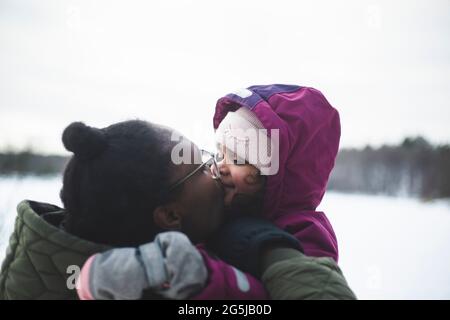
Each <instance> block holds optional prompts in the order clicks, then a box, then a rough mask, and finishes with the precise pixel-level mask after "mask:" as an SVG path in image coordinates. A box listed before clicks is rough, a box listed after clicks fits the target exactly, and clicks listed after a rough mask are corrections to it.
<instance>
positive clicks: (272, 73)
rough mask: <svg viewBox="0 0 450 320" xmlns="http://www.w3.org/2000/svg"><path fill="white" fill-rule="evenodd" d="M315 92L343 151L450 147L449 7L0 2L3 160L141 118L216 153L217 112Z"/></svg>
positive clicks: (237, 1) (55, 149) (231, 1)
mask: <svg viewBox="0 0 450 320" xmlns="http://www.w3.org/2000/svg"><path fill="white" fill-rule="evenodd" d="M269 83H289V84H299V85H307V86H312V87H315V88H317V89H319V90H321V91H322V92H323V93H324V94H325V96H326V97H327V98H328V100H329V101H330V102H331V104H332V105H333V106H334V107H336V108H337V109H338V110H339V111H340V114H341V120H342V130H343V131H342V140H341V145H342V146H344V147H359V146H363V145H366V144H372V145H380V144H382V143H397V142H399V141H401V140H402V139H403V138H404V137H405V136H408V135H409V136H410V135H419V134H420V135H424V136H425V137H426V138H428V139H430V140H431V141H432V142H435V143H443V142H449V141H450V129H449V119H450V102H449V101H450V1H448V0H442V1H438V0H433V1H427V0H422V1H375V0H374V1H360V0H355V1H316V0H315V1H309V2H302V1H298V0H294V1H280V0H277V1H261V0H255V1H242V0H227V1H212V0H204V1H201V0H190V1H187V0H186V1H170V0H161V1H155V0H152V1H128V0H127V1H111V0H105V1H94V0H87V1H62V0H54V1H43V0H42V1H32V0H27V1H22V0H0V150H1V149H5V148H9V147H13V148H24V147H26V146H32V147H33V149H35V150H37V151H41V152H45V153H64V148H63V146H62V143H61V138H60V136H61V133H62V130H63V129H64V128H65V127H66V126H67V125H68V124H69V123H70V122H72V121H79V120H81V121H85V122H86V123H87V124H89V125H93V126H106V125H109V124H111V123H114V122H117V121H121V120H126V119H133V118H141V119H145V120H150V121H153V122H158V123H162V124H165V125H169V126H171V127H173V128H176V129H178V130H179V131H181V132H182V133H185V134H186V135H187V136H188V137H190V138H191V139H193V140H194V141H195V142H197V143H199V144H200V145H202V146H211V145H212V132H213V130H212V115H213V110H214V106H215V102H216V100H217V99H218V98H219V97H221V96H222V95H224V94H226V93H228V92H231V91H235V90H236V89H238V88H242V87H247V86H249V85H254V84H269Z"/></svg>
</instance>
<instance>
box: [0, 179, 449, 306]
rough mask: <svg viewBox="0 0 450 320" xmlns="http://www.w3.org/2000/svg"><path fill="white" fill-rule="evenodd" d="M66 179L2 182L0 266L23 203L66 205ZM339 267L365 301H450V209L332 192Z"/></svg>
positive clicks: (328, 202)
mask: <svg viewBox="0 0 450 320" xmlns="http://www.w3.org/2000/svg"><path fill="white" fill-rule="evenodd" d="M60 188H61V178H60V177H57V178H47V179H43V178H33V177H28V178H24V179H19V178H6V179H5V178H3V179H1V178H0V260H2V259H3V257H4V252H5V249H6V246H7V240H8V237H9V234H10V233H11V231H12V228H13V223H14V219H15V214H16V213H15V208H16V205H17V203H18V202H19V201H20V200H22V199H31V200H38V201H44V202H50V203H53V204H56V205H61V203H60V200H59V196H58V194H59V190H60ZM319 209H320V210H323V211H325V212H326V213H327V215H328V217H329V219H330V221H331V223H332V224H333V227H334V229H335V231H336V234H337V237H338V241H339V248H340V263H339V264H340V266H341V268H342V270H343V271H344V274H345V276H346V278H347V280H348V281H349V283H350V285H351V287H352V288H353V290H354V291H355V293H356V294H357V295H358V297H359V298H360V299H450V203H449V202H448V201H433V202H428V203H423V202H420V201H418V200H416V199H408V198H391V197H385V196H367V195H355V194H340V193H334V192H329V193H327V194H326V195H325V197H324V200H323V202H322V204H321V206H320V207H319Z"/></svg>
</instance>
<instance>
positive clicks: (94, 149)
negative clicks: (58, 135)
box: [60, 120, 172, 246]
mask: <svg viewBox="0 0 450 320" xmlns="http://www.w3.org/2000/svg"><path fill="white" fill-rule="evenodd" d="M170 135H171V131H170V130H169V129H166V128H164V127H160V126H157V125H154V124H151V123H148V122H145V121H140V120H131V121H125V122H120V123H116V124H114V125H111V126H109V127H107V128H103V129H98V128H93V127H89V126H86V125H85V124H84V123H82V122H74V123H72V124H70V125H69V126H68V127H67V128H66V129H65V130H64V133H63V135H62V141H63V144H64V146H65V148H66V149H67V150H69V151H71V152H73V156H72V158H71V159H70V161H69V162H68V164H67V166H66V168H65V171H64V177H63V187H62V190H61V194H60V196H61V200H62V202H63V204H64V208H65V209H66V211H67V216H66V219H65V221H64V228H65V229H66V230H67V231H68V232H70V233H72V234H74V235H76V236H78V237H80V238H83V239H86V240H90V241H94V242H97V243H103V244H108V245H113V246H136V245H139V244H142V243H145V242H149V241H152V240H153V238H154V237H155V235H156V234H157V233H158V232H160V231H162V230H160V229H159V228H158V227H157V226H156V225H155V224H154V221H153V210H154V209H155V208H156V206H158V205H160V203H159V200H158V195H159V193H160V190H161V189H162V188H165V187H167V184H168V181H169V171H170V170H169V166H170V153H171V149H172V145H171V143H172V142H171V140H170Z"/></svg>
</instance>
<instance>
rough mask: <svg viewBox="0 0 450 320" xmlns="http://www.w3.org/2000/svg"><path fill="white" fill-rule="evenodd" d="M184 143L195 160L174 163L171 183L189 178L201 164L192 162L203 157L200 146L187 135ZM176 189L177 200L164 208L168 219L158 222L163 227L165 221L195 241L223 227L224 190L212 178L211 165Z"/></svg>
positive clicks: (203, 238)
mask: <svg viewBox="0 0 450 320" xmlns="http://www.w3.org/2000/svg"><path fill="white" fill-rule="evenodd" d="M183 144H185V145H186V146H188V147H187V148H185V149H183V150H190V152H191V156H192V157H191V160H192V161H190V163H181V164H173V163H172V164H171V172H172V175H171V178H170V180H171V181H170V182H171V183H174V182H176V181H178V180H180V179H182V178H183V177H186V176H187V175H188V174H189V173H191V172H193V171H194V170H195V169H197V168H198V167H199V166H200V165H201V164H200V163H199V161H193V160H194V159H201V151H200V149H199V148H198V147H197V146H196V145H195V144H194V143H192V142H191V141H189V140H188V139H186V138H184V141H183ZM195 162H196V163H195ZM175 192H176V193H177V194H178V196H177V197H176V199H175V200H174V201H173V202H172V203H170V204H168V205H167V206H165V207H166V209H168V210H166V211H165V218H166V221H159V223H158V220H157V221H156V223H157V224H159V225H160V226H161V224H166V225H163V226H162V227H163V228H164V229H179V230H180V231H182V232H184V233H185V234H186V235H187V236H188V237H189V238H190V239H191V241H192V242H193V243H198V242H203V241H205V240H206V239H207V238H208V237H209V236H210V235H211V234H212V233H213V232H214V231H215V230H216V229H217V228H218V227H219V226H220V224H221V223H222V222H223V218H224V213H223V212H224V204H223V199H224V190H223V187H222V185H221V183H220V180H215V179H213V177H212V174H211V170H210V169H209V167H208V166H204V168H203V169H202V170H199V171H197V172H196V173H195V174H194V175H192V176H191V177H189V178H188V179H187V180H186V181H185V182H184V183H183V184H182V185H181V186H180V189H178V188H177V190H176V191H175ZM171 219H172V220H171ZM174 219H175V220H174ZM170 222H171V223H172V225H170Z"/></svg>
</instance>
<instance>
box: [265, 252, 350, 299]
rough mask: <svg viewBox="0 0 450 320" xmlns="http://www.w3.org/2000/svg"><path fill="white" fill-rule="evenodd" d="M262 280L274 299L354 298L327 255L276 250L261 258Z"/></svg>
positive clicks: (337, 268) (335, 265)
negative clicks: (308, 254) (262, 263)
mask: <svg viewBox="0 0 450 320" xmlns="http://www.w3.org/2000/svg"><path fill="white" fill-rule="evenodd" d="M263 270H264V272H263V276H262V281H263V283H264V286H265V287H266V289H267V291H268V292H269V295H270V296H271V297H272V299H275V300H355V299H356V296H355V294H354V293H353V291H352V290H351V289H350V287H349V285H348V284H347V281H346V280H345V277H344V275H343V274H342V271H341V269H340V268H339V267H338V265H337V264H336V262H335V261H334V260H333V259H331V258H328V257H322V258H317V257H308V256H305V255H304V254H302V253H301V252H299V251H297V250H292V249H277V250H274V251H273V253H272V254H271V256H270V257H269V258H268V259H267V261H265V265H264V266H263Z"/></svg>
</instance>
